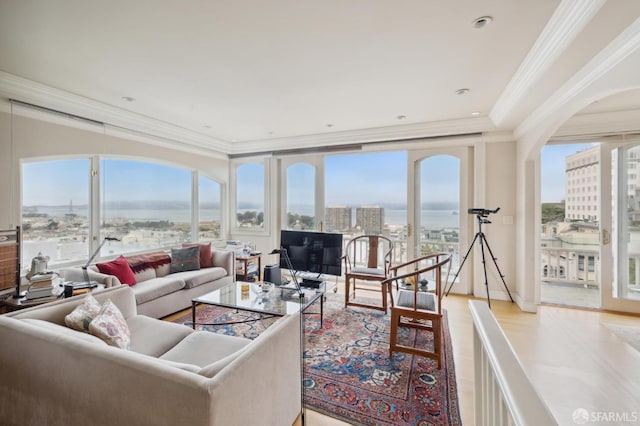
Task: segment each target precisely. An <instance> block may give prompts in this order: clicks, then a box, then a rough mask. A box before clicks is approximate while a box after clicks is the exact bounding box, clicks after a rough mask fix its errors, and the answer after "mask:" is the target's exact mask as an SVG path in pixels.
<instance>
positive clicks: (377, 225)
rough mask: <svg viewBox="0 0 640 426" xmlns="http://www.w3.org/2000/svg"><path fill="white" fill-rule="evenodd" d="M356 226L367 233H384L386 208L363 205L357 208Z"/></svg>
mask: <svg viewBox="0 0 640 426" xmlns="http://www.w3.org/2000/svg"><path fill="white" fill-rule="evenodd" d="M356 226H358V227H360V229H361V230H362V232H363V233H365V234H375V235H382V229H383V228H384V208H383V207H378V206H362V207H358V208H357V209H356Z"/></svg>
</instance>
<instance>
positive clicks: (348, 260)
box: [342, 235, 393, 313]
mask: <svg viewBox="0 0 640 426" xmlns="http://www.w3.org/2000/svg"><path fill="white" fill-rule="evenodd" d="M344 253H345V254H344V255H343V256H342V258H343V259H344V274H345V275H344V282H345V295H344V305H345V306H360V307H363V308H371V309H378V310H382V311H384V312H385V313H386V312H387V294H390V293H391V291H390V289H389V288H387V284H386V281H385V280H386V279H387V278H389V268H390V267H391V256H392V253H393V241H391V240H390V239H389V238H387V237H384V236H382V235H359V236H357V237H355V238H353V239H352V240H351V241H349V242H348V243H347V245H346V247H345V252H344ZM358 281H365V282H374V283H376V282H377V283H379V284H380V289H375V288H371V286H369V287H358V285H357V284H358ZM352 283H353V294H352V292H351V289H352V287H351V285H352ZM383 283H384V284H383ZM356 289H361V290H369V291H380V292H381V293H382V306H380V305H373V304H366V303H362V302H354V301H352V299H355V296H356ZM391 303H393V300H392V301H391Z"/></svg>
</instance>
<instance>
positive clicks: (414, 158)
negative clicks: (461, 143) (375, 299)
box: [408, 148, 471, 293]
mask: <svg viewBox="0 0 640 426" xmlns="http://www.w3.org/2000/svg"><path fill="white" fill-rule="evenodd" d="M468 158H469V153H468V151H467V150H466V149H464V148H440V149H438V148H434V149H432V150H420V151H412V152H411V154H410V156H409V159H408V161H409V170H410V171H411V172H412V173H411V175H410V177H409V179H410V180H412V181H413V185H414V189H413V191H410V199H409V202H408V205H409V208H410V211H411V213H412V214H411V215H410V216H409V217H410V226H409V230H410V234H411V238H409V242H410V246H409V251H410V256H409V258H414V257H418V256H421V255H424V254H427V253H435V252H445V253H450V254H451V255H452V263H451V271H450V276H449V280H451V279H453V277H454V276H455V275H456V272H457V271H458V268H459V265H460V262H461V256H460V247H461V245H465V247H466V244H468V243H469V242H470V241H469V239H468V235H467V224H468V222H469V221H468V220H467V208H468V202H467V200H468V197H469V192H468V187H469V185H470V184H469V175H468V173H469V167H462V165H463V164H468ZM461 182H465V185H464V187H463V186H461ZM463 219H464V220H463ZM462 281H464V285H460V284H457V285H452V291H454V292H459V293H469V291H470V288H471V286H470V283H469V280H468V279H466V275H465V274H464V273H461V274H460V275H459V276H458V278H457V279H456V282H458V283H460V282H462Z"/></svg>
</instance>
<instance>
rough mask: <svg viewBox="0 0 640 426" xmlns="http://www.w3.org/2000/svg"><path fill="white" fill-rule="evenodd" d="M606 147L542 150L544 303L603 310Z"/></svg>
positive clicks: (560, 146) (569, 146)
mask: <svg viewBox="0 0 640 426" xmlns="http://www.w3.org/2000/svg"><path fill="white" fill-rule="evenodd" d="M600 163H601V162H600V145H599V144H584V143H576V144H554V145H547V146H545V147H544V148H543V149H542V152H541V161H540V167H541V173H540V176H541V201H542V202H541V214H540V217H541V231H542V236H541V239H540V268H541V273H540V277H541V283H540V300H541V301H542V302H545V303H553V304H559V305H568V306H580V307H589V308H599V307H600V305H601V300H600V299H601V297H600V287H601V286H600V264H601V262H600V221H601V213H600V207H599V200H600V188H601V185H600V184H599V180H600Z"/></svg>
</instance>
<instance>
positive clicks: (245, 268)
mask: <svg viewBox="0 0 640 426" xmlns="http://www.w3.org/2000/svg"><path fill="white" fill-rule="evenodd" d="M256 264H257V267H258V268H257V270H256V271H255V272H254V271H252V270H250V269H252V266H254V265H256ZM254 274H255V275H256V276H257V278H256V281H260V280H261V274H262V253H252V254H248V255H242V256H238V257H236V279H237V280H240V281H249V276H251V275H254Z"/></svg>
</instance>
